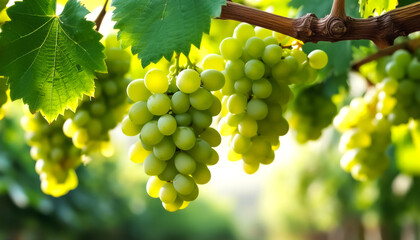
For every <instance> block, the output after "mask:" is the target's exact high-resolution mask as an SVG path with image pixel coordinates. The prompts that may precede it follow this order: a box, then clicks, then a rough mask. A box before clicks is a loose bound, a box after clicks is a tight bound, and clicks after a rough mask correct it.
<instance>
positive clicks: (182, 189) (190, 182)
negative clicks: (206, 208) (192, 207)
mask: <svg viewBox="0 0 420 240" xmlns="http://www.w3.org/2000/svg"><path fill="white" fill-rule="evenodd" d="M173 186H174V188H175V190H176V191H177V192H178V193H179V194H181V195H188V194H191V193H192V192H193V191H194V189H195V186H196V184H195V182H194V179H193V178H192V177H189V176H186V175H183V174H177V175H176V176H175V178H174V181H173Z"/></svg>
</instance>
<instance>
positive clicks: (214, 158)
mask: <svg viewBox="0 0 420 240" xmlns="http://www.w3.org/2000/svg"><path fill="white" fill-rule="evenodd" d="M218 162H219V154H218V153H217V152H216V150H214V149H212V154H211V156H210V158H209V159H207V161H206V165H209V166H213V165H215V164H217V163H218Z"/></svg>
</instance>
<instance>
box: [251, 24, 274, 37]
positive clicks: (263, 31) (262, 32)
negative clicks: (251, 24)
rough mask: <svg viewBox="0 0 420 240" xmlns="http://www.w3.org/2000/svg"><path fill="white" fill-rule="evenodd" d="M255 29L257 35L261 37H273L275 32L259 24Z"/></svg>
mask: <svg viewBox="0 0 420 240" xmlns="http://www.w3.org/2000/svg"><path fill="white" fill-rule="evenodd" d="M254 30H255V35H256V36H257V37H259V38H261V39H265V38H267V37H271V35H272V34H273V31H271V30H269V29H266V28H262V27H259V26H256V27H255V29H254Z"/></svg>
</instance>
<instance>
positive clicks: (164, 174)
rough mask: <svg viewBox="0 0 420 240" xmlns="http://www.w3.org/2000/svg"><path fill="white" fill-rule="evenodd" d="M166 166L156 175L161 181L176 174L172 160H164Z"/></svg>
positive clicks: (170, 178)
mask: <svg viewBox="0 0 420 240" xmlns="http://www.w3.org/2000/svg"><path fill="white" fill-rule="evenodd" d="M166 163H167V164H166V168H165V170H163V172H162V173H161V174H159V175H158V177H159V179H160V180H162V181H172V180H173V179H174V178H175V176H176V175H177V174H178V171H177V170H176V168H175V164H174V161H173V160H168V161H166Z"/></svg>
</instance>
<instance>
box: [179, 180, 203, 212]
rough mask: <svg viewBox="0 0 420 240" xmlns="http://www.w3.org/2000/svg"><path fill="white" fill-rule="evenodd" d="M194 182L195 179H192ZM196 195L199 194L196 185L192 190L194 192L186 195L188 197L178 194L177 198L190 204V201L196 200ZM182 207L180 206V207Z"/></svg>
mask: <svg viewBox="0 0 420 240" xmlns="http://www.w3.org/2000/svg"><path fill="white" fill-rule="evenodd" d="M194 180H195V179H194ZM198 194H199V190H198V186H197V185H196V187H195V188H194V190H193V191H192V193H190V194H188V195H182V194H179V196H180V197H181V198H182V199H183V200H184V201H187V202H191V201H194V200H195V199H197V197H198ZM181 207H182V206H181Z"/></svg>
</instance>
